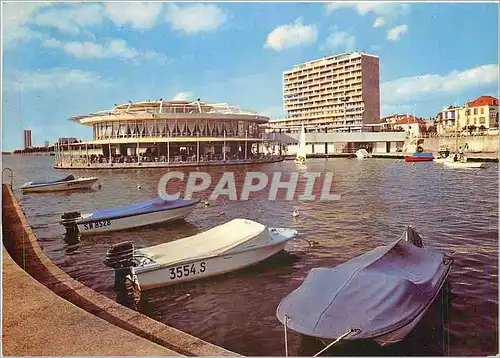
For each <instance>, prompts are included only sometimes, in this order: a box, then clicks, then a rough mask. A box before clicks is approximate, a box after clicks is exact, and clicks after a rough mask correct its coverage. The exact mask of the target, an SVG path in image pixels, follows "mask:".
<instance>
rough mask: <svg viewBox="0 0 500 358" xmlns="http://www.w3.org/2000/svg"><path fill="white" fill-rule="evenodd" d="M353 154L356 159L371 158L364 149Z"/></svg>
mask: <svg viewBox="0 0 500 358" xmlns="http://www.w3.org/2000/svg"><path fill="white" fill-rule="evenodd" d="M355 154H356V157H357V158H358V159H365V158H371V157H372V154H371V153H368V151H367V150H366V149H358V150H357V151H356V153H355Z"/></svg>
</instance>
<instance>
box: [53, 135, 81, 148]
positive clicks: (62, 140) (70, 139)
mask: <svg viewBox="0 0 500 358" xmlns="http://www.w3.org/2000/svg"><path fill="white" fill-rule="evenodd" d="M78 142H79V140H78V139H77V138H75V137H62V138H59V139H58V141H57V143H58V144H59V145H61V146H62V145H68V144H73V143H78Z"/></svg>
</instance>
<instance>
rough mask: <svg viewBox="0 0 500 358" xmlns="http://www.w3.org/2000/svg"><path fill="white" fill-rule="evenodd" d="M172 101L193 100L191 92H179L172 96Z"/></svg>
mask: <svg viewBox="0 0 500 358" xmlns="http://www.w3.org/2000/svg"><path fill="white" fill-rule="evenodd" d="M172 101H194V93H193V92H179V93H177V94H176V95H175V97H174V98H172Z"/></svg>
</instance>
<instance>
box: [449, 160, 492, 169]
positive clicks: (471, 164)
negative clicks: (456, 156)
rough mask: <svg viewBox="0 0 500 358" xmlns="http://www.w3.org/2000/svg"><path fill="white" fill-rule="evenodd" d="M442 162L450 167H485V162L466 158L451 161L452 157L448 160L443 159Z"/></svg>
mask: <svg viewBox="0 0 500 358" xmlns="http://www.w3.org/2000/svg"><path fill="white" fill-rule="evenodd" d="M442 163H443V164H444V165H446V166H447V167H450V168H462V169H467V168H470V169H474V168H486V167H487V165H486V163H481V162H469V161H467V159H465V160H457V161H453V158H452V159H451V160H450V159H448V160H443V161H442Z"/></svg>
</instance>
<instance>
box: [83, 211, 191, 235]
mask: <svg viewBox="0 0 500 358" xmlns="http://www.w3.org/2000/svg"><path fill="white" fill-rule="evenodd" d="M195 208H196V204H193V205H189V206H184V207H180V208H175V209H169V210H163V211H155V212H150V213H145V214H139V215H133V216H125V217H119V218H110V219H102V220H95V221H85V222H82V223H78V229H79V231H80V233H81V234H82V235H92V234H99V233H103V232H108V231H119V230H127V229H132V228H136V227H141V226H147V225H152V224H158V223H165V222H171V221H175V220H181V219H184V218H186V217H187V216H188V215H189V214H190V213H191V212H192V211H193V210H194V209H195Z"/></svg>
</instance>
